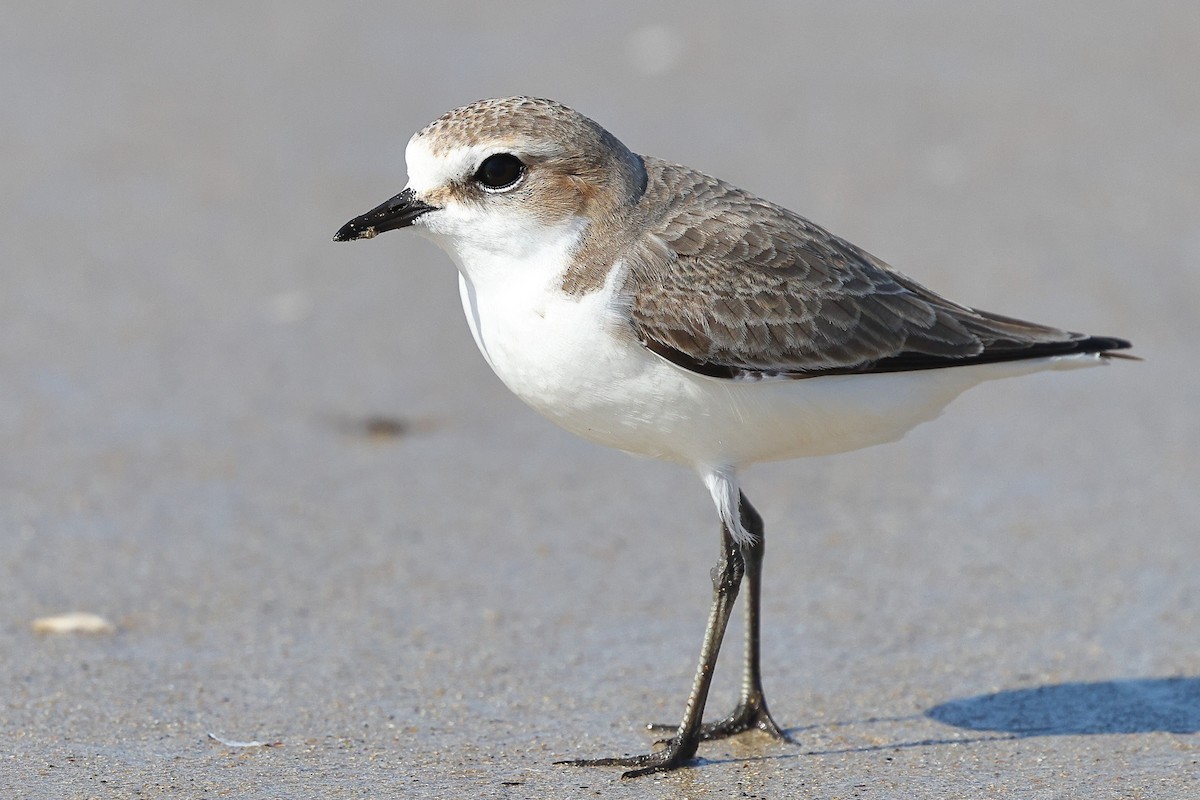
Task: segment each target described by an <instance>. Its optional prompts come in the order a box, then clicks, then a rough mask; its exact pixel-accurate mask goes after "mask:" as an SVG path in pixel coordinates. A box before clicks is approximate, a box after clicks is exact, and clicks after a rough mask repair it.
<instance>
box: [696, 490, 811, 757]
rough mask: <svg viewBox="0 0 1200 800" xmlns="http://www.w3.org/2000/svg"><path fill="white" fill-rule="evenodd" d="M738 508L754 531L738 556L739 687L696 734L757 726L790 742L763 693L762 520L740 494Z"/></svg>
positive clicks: (728, 733) (712, 735)
mask: <svg viewBox="0 0 1200 800" xmlns="http://www.w3.org/2000/svg"><path fill="white" fill-rule="evenodd" d="M740 510H741V514H742V525H743V526H744V527H745V528H746V530H747V531H749V532H750V533H752V534H753V535H754V543H753V544H750V545H744V546H743V547H742V558H743V560H744V561H745V562H746V612H745V614H746V652H745V656H744V658H743V660H742V689H741V693H740V694H739V696H738V702H737V705H736V706H735V707H734V709H733V712H732V713H731V714H730V715H729V716H727V717H725V718H724V719H722V720H719V721H717V722H713V723H710V724H708V725H704V726H702V727H701V729H700V738H701V739H722V738H724V737H726V736H733V735H734V734H737V733H741V732H742V731H748V730H753V729H757V730H760V731H762V732H763V733H766V734H768V735H769V736H771V737H772V738H774V739H780V740H783V741H785V742H790V741H792V739H791V737H789V736H788V735H787V734H786V733H784V732H783V730H782V729H781V728H780V727H779V726H778V725H777V724H775V720H774V719H772V718H771V712H770V710H769V709H768V708H767V699H766V697H765V696H764V695H763V685H762V670H761V667H760V663H761V662H760V660H759V618H760V613H761V608H762V606H761V601H760V597H761V594H762V565H763V555H764V554H765V552H766V544H767V542H766V535H765V532H764V529H763V521H762V517H761V516H759V513H758V511H756V510H755V508H754V506H752V505H750V501H749V500H747V499H746V495H744V494H743V495H741V499H740Z"/></svg>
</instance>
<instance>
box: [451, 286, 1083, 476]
mask: <svg viewBox="0 0 1200 800" xmlns="http://www.w3.org/2000/svg"><path fill="white" fill-rule="evenodd" d="M460 289H461V292H462V300H463V308H464V310H465V311H466V314H467V319H468V322H469V324H470V326H471V331H472V333H473V334H474V336H475V341H476V343H477V344H478V345H479V349H480V350H481V351H482V353H483V355H484V357H485V358H486V359H487V361H488V363H489V364H490V365H491V366H492V369H494V370H495V371H496V374H497V375H499V376H500V378H501V380H503V381H504V383H505V384H506V385H507V386H508V388H509V389H511V390H512V391H513V392H514V393H515V394H516V395H517V396H518V397H520V398H521V399H522V400H524V401H525V402H526V403H528V404H529V405H530V406H532V407H533V408H535V409H536V410H538V411H539V412H541V413H542V414H544V415H545V416H547V417H549V418H550V419H551V420H553V421H554V422H556V423H558V424H559V425H561V426H562V427H564V428H566V429H567V430H569V431H571V432H573V433H575V434H578V435H579V436H582V437H584V438H586V439H590V440H592V441H595V442H598V443H600V444H604V445H608V446H610V447H615V448H618V449H621V450H625V451H628V452H631V453H638V454H641V455H645V456H651V457H654V458H661V459H666V460H669V461H676V462H679V463H682V464H686V465H688V466H692V467H699V466H743V465H747V464H750V463H754V462H756V461H771V460H778V459H786V458H799V457H803V456H814V455H827V454H831V453H838V452H845V451H848V450H856V449H859V448H862V447H868V446H870V445H873V444H880V443H883V442H890V441H894V440H896V439H899V438H900V437H901V436H903V435H904V434H905V433H907V432H908V431H909V430H911V429H912V428H913V427H915V426H916V425H918V424H920V423H922V422H925V421H928V420H930V419H933V418H934V417H936V416H938V414H940V413H941V411H942V409H943V408H944V407H945V406H946V404H947V403H949V402H950V401H951V400H953V399H954V398H955V397H957V396H958V395H959V394H961V393H962V392H963V391H965V390H966V389H968V388H970V387H971V386H974V385H976V384H978V383H981V382H983V381H985V380H990V379H993V378H1001V377H1008V376H1012V375H1022V374H1027V373H1030V372H1037V371H1040V370H1044V369H1048V368H1061V367H1069V366H1082V365H1085V364H1089V363H1097V360H1096V359H1095V358H1094V357H1085V358H1078V357H1073V358H1060V359H1038V360H1034V361H1018V362H1006V363H999V364H984V365H979V366H971V367H954V368H950V369H938V370H922V371H917V372H893V373H881V374H873V375H835V376H827V377H822V378H808V379H803V380H786V379H776V380H764V381H728V380H721V379H716V378H708V377H705V376H702V375H697V374H695V373H692V372H689V371H687V370H685V369H682V368H680V367H677V366H676V365H674V364H671V363H670V362H668V361H666V360H665V359H662V358H660V357H659V356H657V355H655V354H653V353H651V352H650V351H648V350H646V349H645V348H644V347H642V346H641V345H640V344H639V343H638V342H637V341H636V340H635V338H634V337H633V335H632V331H631V330H630V329H629V328H628V327H627V326H626V325H625V324H624V323H623V321H622V320H621V319H620V318H619V316H618V315H617V314H616V313H615V312H614V311H613V310H612V309H611V307H610V304H609V297H610V296H611V287H606V289H605V290H603V291H598V292H594V293H592V294H589V295H586V296H584V297H581V298H575V297H568V296H566V295H564V294H562V293H561V292H557V291H550V292H547V291H546V290H545V287H535V286H524V287H523V286H521V285H520V282H519V281H515V282H508V283H504V284H499V285H496V286H492V287H489V291H486V292H481V291H480V290H479V287H475V286H473V285H472V284H471V283H470V282H469V281H468V280H467V279H465V278H462V279H460ZM530 298H535V299H533V300H531V299H530Z"/></svg>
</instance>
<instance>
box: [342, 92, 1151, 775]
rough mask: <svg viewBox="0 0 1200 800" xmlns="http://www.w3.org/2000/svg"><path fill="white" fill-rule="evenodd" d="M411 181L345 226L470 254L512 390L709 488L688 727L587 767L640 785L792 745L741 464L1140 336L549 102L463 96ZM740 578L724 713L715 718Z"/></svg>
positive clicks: (488, 345) (422, 144)
mask: <svg viewBox="0 0 1200 800" xmlns="http://www.w3.org/2000/svg"><path fill="white" fill-rule="evenodd" d="M405 159H406V161H407V165H408V184H407V186H406V187H405V188H404V190H403V191H402V192H400V193H399V194H397V195H396V196H395V197H393V198H391V199H390V200H388V201H386V202H384V203H383V204H381V205H379V206H378V207H376V208H374V209H372V210H371V211H368V212H367V213H366V214H363V215H362V216H359V217H356V218H355V219H353V220H351V221H350V222H348V223H346V225H344V226H343V227H342V228H341V230H339V231H338V232H337V234H336V235H335V237H334V239H335V240H337V241H347V240H351V239H369V238H372V237H374V236H375V235H376V234H379V233H383V232H384V231H389V230H393V229H397V228H407V227H411V228H413V229H414V230H416V231H418V232H420V233H422V234H424V235H425V236H428V237H429V238H431V239H432V240H433V241H434V242H436V243H437V244H438V245H440V246H441V247H442V248H443V249H444V250H445V251H446V252H447V253H448V254H449V255H450V257H451V258H452V259H453V261H454V262H455V264H456V265H457V266H458V278H459V289H460V294H461V297H462V304H463V309H464V311H465V312H466V317H467V324H468V325H469V326H470V329H471V333H472V335H473V336H474V339H475V343H476V344H477V345H478V346H479V350H480V352H481V353H482V354H483V357H484V358H485V359H486V360H487V362H488V364H490V365H491V367H492V369H493V370H494V371H495V372H496V374H497V375H498V376H499V377H500V379H501V380H502V381H503V382H504V383H505V385H507V386H508V388H509V389H510V390H512V391H513V392H514V393H515V394H516V395H517V396H518V397H520V398H521V399H522V400H524V401H525V402H526V403H528V404H529V405H530V406H532V407H533V408H534V409H536V410H537V411H539V412H541V413H542V414H544V415H545V416H547V417H549V418H550V419H551V420H553V421H554V422H556V423H558V424H559V425H561V426H562V427H564V428H566V429H567V430H569V431H572V432H574V433H576V434H578V435H580V436H582V437H584V438H586V439H590V440H592V441H595V442H599V443H600V444H604V445H609V446H611V447H616V448H619V449H621V450H625V451H628V452H630V453H635V454H640V455H643V456H651V457H654V458H659V459H664V460H666V461H672V462H677V463H680V464H683V465H686V466H688V467H690V468H692V469H693V470H695V471H696V473H697V474H698V475H699V476H700V478H701V480H702V481H703V482H704V484H705V486H707V488H708V490H709V492H710V493H711V495H712V499H713V502H714V503H715V505H716V509H717V514H718V516H719V517H720V522H721V526H720V527H721V556H720V560H719V561H718V563H717V566H716V567H715V568H714V569H713V572H712V581H713V601H712V607H711V611H710V614H709V619H708V625H707V628H706V630H705V633H704V639H703V644H702V646H701V649H700V662H699V665H698V667H697V670H696V676H695V679H694V681H693V684H692V688H691V692H690V694H689V695H688V699H687V704H686V706H685V710H684V714H683V719H682V721H681V722H680V724H679V726H678V728H677V729H676V730H675V731H674V735H673V736H671V737H670V738H669V739H667V740H665V741H664V742H660V745H662V746H661V747H660V748H659V749H657V750H655V751H653V752H650V753H648V754H645V755H637V756H632V757H618V758H601V759H587V760H576V761H570V762H561V763H572V764H580V765H617V766H624V767H628V768H629V770H628V771H627V772H625V773H624V775H625V776H626V777H634V776H637V775H644V774H647V773H652V772H661V771H666V770H671V769H675V768H677V767H680V766H682V765H684V764H686V763H688V762H689V760H691V759H692V758H693V757H694V756H695V754H696V752H697V747H698V745H699V743H700V742H701V741H702V740H707V739H717V738H721V737H725V736H731V735H734V734H738V733H741V732H743V731H749V730H760V731H763V732H765V733H767V734H769V735H770V736H772V737H775V738H776V739H782V740H787V739H788V737H787V734H786V733H785V731H784V730H783V729H782V728H781V727H780V726H779V725H777V724H776V723H775V720H774V718H773V717H772V715H771V712H770V711H769V710H768V708H767V701H766V698H765V696H764V693H763V685H762V677H761V671H760V665H759V603H760V600H759V598H760V591H761V576H762V563H763V553H764V544H765V535H764V528H763V522H762V518H761V517H760V516H759V514H758V513H757V511H755V509H754V507H753V506H752V505H751V504H750V501H749V500H747V499H746V496H745V494H743V493H742V491H741V486H740V483H739V479H738V470H739V469H740V468H742V467H745V466H747V465H750V464H753V463H755V462H761V461H771V460H777V459H790V458H799V457H803V456H814V455H825V454H830V453H840V452H845V451H849V450H855V449H858V448H862V447H868V446H870V445H874V444H880V443H883V442H891V441H895V440H897V439H899V438H900V437H901V436H903V435H904V434H905V433H906V432H907V431H909V430H910V429H911V428H913V427H914V426H916V425H918V424H920V423H922V422H925V421H927V420H930V419H933V418H934V417H936V416H937V415H938V414H939V413H941V410H942V409H943V408H944V407H945V405H946V404H947V403H949V402H950V401H951V400H952V399H954V398H955V397H956V396H958V395H959V394H960V393H962V392H963V391H965V390H967V389H969V388H970V387H972V386H975V385H976V384H978V383H982V382H983V381H987V380H991V379H993V378H1004V377H1010V376H1016V375H1025V374H1029V373H1033V372H1039V371H1042V370H1049V369H1064V368H1069V367H1077V366H1085V365H1092V364H1100V363H1103V362H1104V361H1105V360H1107V359H1108V358H1109V357H1110V356H1114V355H1118V354H1116V353H1114V351H1118V350H1122V349H1125V348H1127V347H1129V346H1130V345H1129V342H1127V341H1125V340H1123V339H1118V338H1114V337H1108V336H1087V335H1083V334H1079V333H1070V332H1066V331H1062V330H1059V329H1057V328H1052V327H1048V326H1045V325H1038V324H1035V323H1031V322H1023V321H1021V320H1017V319H1013V318H1010V317H1005V316H1000V315H998V314H992V313H989V312H986V311H980V310H978V309H974V308H968V307H967V306H964V305H960V304H958V303H954V302H952V301H950V300H947V299H945V298H943V297H941V296H939V295H937V294H935V293H934V292H932V291H930V290H929V289H926V288H925V287H924V286H922V285H921V284H919V283H917V282H916V281H914V280H913V279H912V278H909V277H907V276H906V275H903V274H901V273H900V272H897V271H896V270H894V269H893V268H892V267H890V266H888V265H887V264H885V263H884V262H883V261H881V260H879V259H878V258H876V257H875V256H873V255H871V254H870V253H867V252H866V251H864V250H862V249H861V248H859V247H856V246H855V245H853V244H851V243H850V242H848V241H846V240H844V239H841V238H839V237H837V236H835V235H833V234H831V233H829V232H828V231H826V230H825V229H823V228H821V227H819V226H818V225H816V224H814V223H812V222H810V221H809V220H807V219H805V218H804V217H801V216H800V215H798V214H795V213H793V212H791V211H789V210H787V209H785V208H783V207H781V206H778V205H776V204H774V203H771V202H769V201H767V200H763V199H761V198H758V197H756V196H754V195H752V194H750V193H749V192H746V191H743V190H741V189H738V188H737V187H735V186H732V185H730V184H728V183H725V182H724V181H721V180H718V179H716V178H712V177H710V176H708V175H705V174H704V173H701V172H698V171H696V170H693V169H689V168H688V167H684V166H680V165H678V164H672V163H669V162H666V161H662V160H659V159H657V158H651V157H649V156H640V155H637V154H635V153H633V152H632V151H630V150H629V149H628V148H627V147H626V146H625V145H624V144H622V143H621V142H620V141H619V140H617V138H616V137H614V136H613V135H612V134H610V133H609V132H608V131H607V130H605V129H604V128H603V127H601V126H600V125H599V124H597V123H596V122H594V121H592V120H591V119H589V118H587V117H585V116H583V115H582V114H579V113H578V112H576V111H574V110H572V109H570V108H568V107H566V106H564V105H562V104H560V103H557V102H554V101H551V100H541V99H536V98H530V97H509V98H501V99H493V100H482V101H479V102H476V103H472V104H470V105H467V106H463V107H461V108H457V109H454V110H453V111H450V112H448V113H446V114H445V115H443V116H442V117H440V118H439V119H437V120H435V121H434V122H432V123H430V124H429V125H427V126H426V127H425V128H423V129H421V130H420V131H419V132H418V133H416V134H415V135H414V136H413V137H412V139H411V140H410V141H409V142H408V147H407V148H406V150H405ZM743 579H744V580H745V582H746V584H747V587H746V603H745V628H746V637H745V652H744V655H743V665H742V682H741V691H740V695H739V699H738V702H737V705H736V707H735V708H734V710H733V711H732V713H730V714H728V715H727V716H725V717H722V718H720V719H719V720H717V721H714V722H710V723H704V722H703V720H702V716H703V712H704V706H705V701H706V699H707V696H708V690H709V683H710V680H711V676H712V672H713V669H714V667H715V665H716V660H717V654H718V651H719V649H720V645H721V639H722V637H723V635H724V632H725V628H726V625H727V623H728V621H729V618H730V613H731V610H732V607H733V604H734V601H735V599H736V597H737V594H738V590H739V586H740V585H741V583H742V581H743Z"/></svg>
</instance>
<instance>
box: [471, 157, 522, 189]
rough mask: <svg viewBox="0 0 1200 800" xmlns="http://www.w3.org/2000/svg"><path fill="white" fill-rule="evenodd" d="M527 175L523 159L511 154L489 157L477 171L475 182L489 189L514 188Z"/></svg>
mask: <svg viewBox="0 0 1200 800" xmlns="http://www.w3.org/2000/svg"><path fill="white" fill-rule="evenodd" d="M524 174H525V165H524V164H522V163H521V159H519V158H517V157H516V156H514V155H511V154H509V153H496V155H494V156H488V157H487V158H485V159H484V160H483V163H482V164H480V165H479V169H477V170H475V180H477V181H479V182H480V183H481V184H483V186H484V187H486V188H488V189H504V188H507V187H509V186H512V185H513V184H514V183H516V182H517V181H519V180H520V179H521V176H522V175H524Z"/></svg>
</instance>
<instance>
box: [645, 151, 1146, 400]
mask: <svg viewBox="0 0 1200 800" xmlns="http://www.w3.org/2000/svg"><path fill="white" fill-rule="evenodd" d="M645 165H646V170H647V173H648V177H649V180H648V187H647V191H646V194H645V196H644V197H643V198H642V200H641V202H640V203H639V208H641V209H643V210H645V211H646V213H650V212H649V209H655V208H660V209H661V211H660V212H655V216H653V217H646V218H644V220H643V223H644V225H645V231H646V233H647V234H649V235H650V237H652V238H651V239H650V241H651V242H653V244H651V245H646V246H644V247H643V248H642V249H641V252H638V253H634V254H631V257H630V258H629V259H628V262H629V263H630V273H629V276H628V278H627V282H626V285H625V292H626V296H627V297H628V298H629V302H630V314H631V319H632V323H633V327H634V329H635V331H636V333H637V335H638V337H639V339H640V340H641V341H642V343H643V344H644V345H645V346H646V347H647V348H649V349H650V350H652V351H654V352H655V353H658V354H659V355H661V356H663V357H665V358H667V359H669V360H671V361H674V362H675V363H677V364H679V365H680V366H683V367H686V368H688V369H691V370H694V371H696V372H700V373H703V374H706V375H713V376H716V377H739V376H746V375H788V376H791V377H809V376H816V375H829V374H844V373H865V372H892V371H903V370H917V369H931V368H937V367H950V366H958V365H964V364H978V363H985V362H993V361H1007V360H1012V359H1022V358H1039V357H1043V356H1050V355H1062V354H1068V353H1097V352H1105V351H1108V350H1119V349H1123V348H1126V347H1128V346H1129V343H1128V342H1126V341H1124V340H1121V339H1115V338H1109V337H1094V336H1085V335H1083V334H1078V333H1069V332H1066V331H1060V330H1057V329H1055V328H1050V327H1046V326H1044V325H1038V324H1035V323H1031V322H1024V321H1021V320H1016V319H1011V318H1009V317H1003V316H1000V315H998V314H990V313H988V312H985V311H978V310H976V309H972V308H967V307H966V306H962V305H959V304H957V303H954V302H951V301H949V300H946V299H945V298H942V297H939V296H938V295H937V294H935V293H933V292H931V291H930V290H928V289H926V288H925V287H923V286H921V285H920V284H918V283H917V282H916V281H914V280H912V279H911V278H908V277H906V276H904V275H902V274H900V273H898V272H896V271H894V270H892V269H891V268H890V267H889V266H888V265H887V264H885V263H883V262H882V261H880V260H878V259H876V258H875V257H874V256H872V255H871V254H870V253H867V252H865V251H863V250H861V249H859V248H858V247H855V246H854V245H853V244H851V243H849V242H847V241H845V240H844V239H840V238H838V237H837V236H834V235H832V234H831V233H829V232H828V231H826V230H824V229H823V228H821V227H819V226H817V225H814V224H813V223H812V222H809V221H808V220H806V219H804V218H803V217H801V216H799V215H798V214H794V213H792V212H791V211H788V210H787V209H784V208H782V207H780V206H777V205H775V204H773V203H770V202H768V201H766V200H762V199H761V198H758V197H755V196H754V195H751V194H749V193H747V192H744V191H742V190H741V189H738V188H736V187H734V186H730V185H729V184H727V183H724V182H723V181H719V180H717V179H715V178H711V177H709V176H707V175H704V174H702V173H699V172H695V171H693V170H690V169H688V168H686V167H680V166H676V165H672V164H668V163H666V162H663V161H659V160H657V159H651V158H646V159H645ZM718 211H719V213H717V212H718ZM655 238H656V239H657V240H658V241H657V242H654V239H655ZM660 243H661V244H660ZM661 245H665V247H662V246H661Z"/></svg>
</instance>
